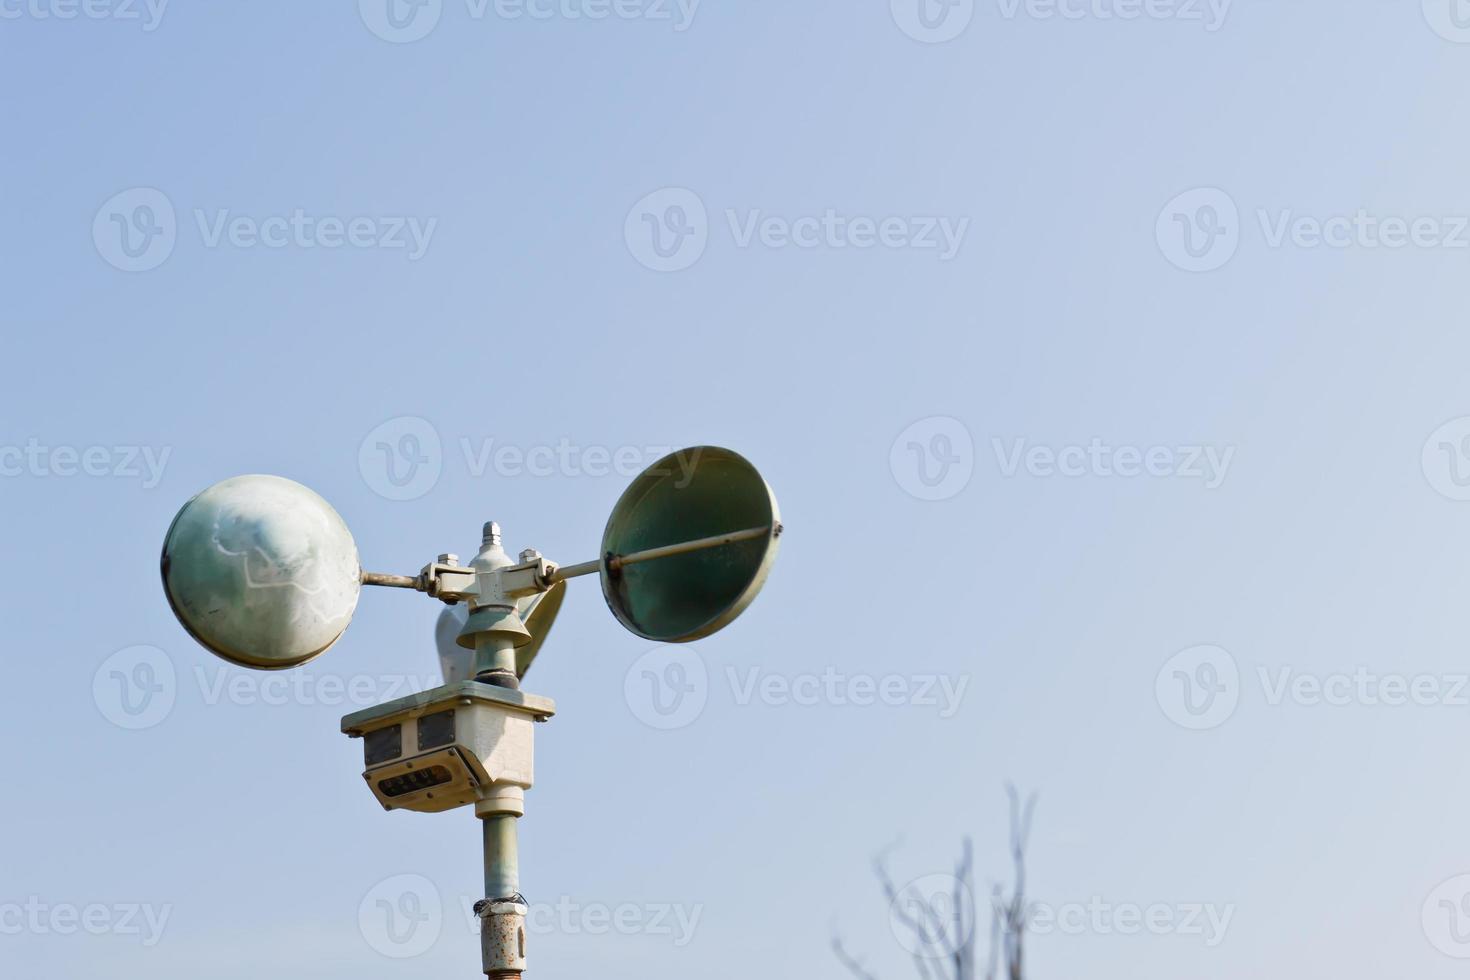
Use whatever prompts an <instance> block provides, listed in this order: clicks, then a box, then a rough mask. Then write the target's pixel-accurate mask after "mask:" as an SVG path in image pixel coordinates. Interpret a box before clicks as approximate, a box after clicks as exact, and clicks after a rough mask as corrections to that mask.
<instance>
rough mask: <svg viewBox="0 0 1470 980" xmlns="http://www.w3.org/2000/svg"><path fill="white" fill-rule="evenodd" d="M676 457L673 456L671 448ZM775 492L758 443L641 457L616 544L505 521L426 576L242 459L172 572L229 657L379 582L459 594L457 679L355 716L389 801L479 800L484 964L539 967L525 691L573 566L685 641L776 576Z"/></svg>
mask: <svg viewBox="0 0 1470 980" xmlns="http://www.w3.org/2000/svg"><path fill="white" fill-rule="evenodd" d="M676 464H677V465H676ZM781 531H782V527H781V519H780V514H779V512H778V510H777V507H776V498H775V495H774V494H773V493H772V492H771V488H770V487H769V486H767V485H766V482H765V480H764V479H762V478H761V475H760V474H759V473H758V472H757V471H756V469H755V467H754V466H752V465H751V464H750V463H749V462H747V461H746V460H745V459H744V458H742V457H741V456H739V455H737V454H736V453H733V452H731V451H729V450H728V449H719V448H715V447H712V446H700V447H697V448H694V449H686V450H682V451H681V452H679V453H674V454H671V455H669V456H666V457H664V458H663V459H661V460H659V461H658V462H657V463H655V464H653V465H652V466H651V467H649V468H648V469H647V470H645V471H643V473H642V474H640V475H639V476H638V478H637V479H635V480H634V481H633V483H632V484H631V485H630V486H629V487H628V489H627V490H626V491H625V492H624V493H623V495H622V497H621V498H620V499H619V500H618V503H617V505H616V506H615V507H614V508H613V512H612V516H611V517H610V518H609V519H608V522H607V527H606V529H605V530H604V532H603V535H602V552H601V556H600V557H598V558H595V559H593V560H591V561H586V562H582V563H581V564H577V565H558V564H557V563H556V562H554V561H551V560H549V559H547V558H545V557H543V556H542V555H541V554H540V553H539V552H537V551H535V550H533V549H527V550H525V551H522V552H521V553H520V554H519V555H518V556H517V557H516V558H512V557H511V556H510V555H509V554H508V553H507V552H506V550H505V548H504V546H503V545H502V543H501V531H500V527H499V525H497V524H496V523H495V522H493V521H492V522H490V523H487V524H485V526H484V533H483V536H482V539H481V543H480V550H479V553H478V554H476V555H475V557H474V559H473V560H472V561H471V562H470V563H469V564H467V565H465V564H461V563H460V560H459V558H458V556H456V555H452V554H441V555H439V556H438V558H437V559H435V560H434V561H432V562H429V563H428V564H426V565H425V566H424V567H423V569H422V570H421V571H419V573H418V574H417V575H388V574H381V573H377V572H368V571H364V570H363V569H362V566H361V563H360V561H359V559H358V553H357V545H356V543H355V542H354V541H353V538H352V534H351V532H350V531H348V529H347V525H346V524H345V523H344V522H343V520H342V518H341V517H340V516H339V515H338V514H337V512H336V511H335V510H333V509H332V506H331V505H330V504H328V503H327V502H326V501H325V500H323V499H322V498H321V497H319V496H317V495H316V494H315V493H313V492H312V491H311V490H309V489H307V488H306V487H304V486H302V485H301V484H299V483H294V482H292V481H291V480H287V479H284V478H282V477H277V476H240V477H235V478H233V479H229V480H225V481H223V482H221V483H216V484H215V485H214V486H212V487H210V488H208V489H207V490H205V491H203V492H202V493H200V494H199V495H198V496H196V497H194V498H193V499H192V500H190V501H189V502H188V503H186V504H185V505H184V507H183V509H182V510H180V511H179V513H178V516H176V517H175V518H174V521H173V524H172V525H170V527H169V529H168V534H167V536H166V537H165V538H164V543H163V559H162V571H163V586H164V592H165V593H166V594H167V596H168V601H169V605H170V606H171V607H172V608H173V611H174V615H175V616H177V617H178V620H179V622H180V623H181V624H183V627H184V629H186V630H188V631H189V633H190V635H191V636H193V637H194V639H196V640H198V641H199V643H201V644H202V645H203V646H204V647H205V648H206V649H208V650H209V651H211V652H212V653H214V654H216V655H217V656H219V657H222V658H223V659H225V660H227V661H229V662H230V663H232V664H235V665H237V666H241V667H249V668H252V669H255V670H286V669H289V668H292V667H299V666H301V665H302V664H305V663H308V662H309V661H311V660H314V659H315V658H317V657H319V656H320V655H321V654H323V653H325V652H326V651H327V650H328V649H329V648H330V647H331V646H332V645H333V644H334V643H336V642H337V640H338V639H339V638H340V637H341V636H342V633H343V631H345V630H346V629H347V624H348V623H349V622H350V621H351V619H352V614H353V611H354V610H355V609H356V607H357V601H358V597H359V593H360V592H361V588H362V586H364V585H374V586H382V587H387V588H397V589H411V590H414V591H417V592H422V593H424V594H426V595H428V596H431V597H432V598H435V599H438V600H440V601H441V602H444V603H445V604H446V605H447V606H448V607H449V608H447V609H445V611H444V612H443V613H442V614H441V615H440V618H439V623H438V627H437V629H436V636H437V638H438V646H439V657H440V662H441V666H442V668H443V671H444V684H443V685H442V686H440V687H436V688H433V689H432V690H428V691H422V692H420V693H418V694H413V695H410V696H408V697H404V698H399V699H398V700H395V701H389V702H387V703H386V704H380V705H377V706H375V707H372V708H367V709H365V710H363V711H358V712H354V713H353V714H350V715H348V716H346V717H345V718H343V719H342V731H343V733H344V734H346V735H349V736H351V737H352V738H357V739H361V740H362V743H363V760H364V772H363V778H364V780H365V781H366V783H367V786H368V789H369V790H371V791H372V794H373V796H374V797H375V798H376V799H377V801H378V802H379V803H380V804H381V805H382V806H383V808H384V809H385V810H390V811H391V810H413V811H417V812H420V813H439V812H442V811H445V810H453V809H457V808H459V807H467V806H471V805H473V806H474V808H475V816H476V817H478V818H479V819H480V820H481V822H482V824H483V829H484V841H485V893H486V897H485V899H484V900H483V901H481V902H479V903H478V904H477V905H476V906H475V911H476V914H477V915H478V916H479V918H480V947H481V957H482V962H483V966H484V972H485V974H486V975H487V976H489V977H493V978H517V977H520V975H521V974H522V972H523V971H524V970H525V969H526V929H525V920H526V913H527V911H528V906H527V904H526V900H525V899H524V898H523V897H522V896H521V893H520V868H519V853H518V846H517V836H516V821H517V820H518V819H519V818H520V817H521V816H522V815H523V814H524V813H525V792H526V790H528V789H530V788H531V785H532V782H533V753H532V735H533V731H534V729H535V726H536V723H538V722H544V721H547V720H548V719H550V718H551V717H552V715H553V714H554V713H555V712H556V705H555V703H554V702H553V701H552V700H551V699H550V698H545V697H540V696H538V695H535V694H529V693H527V692H525V691H522V690H521V681H522V680H523V679H524V677H525V676H526V671H527V670H529V669H530V667H531V663H532V661H533V660H534V659H535V658H536V655H537V654H538V653H539V652H540V649H541V646H542V644H543V643H544V642H545V640H546V634H547V632H548V631H549V630H550V629H551V624H552V622H553V620H555V618H556V615H557V613H558V612H559V611H560V609H561V605H562V600H563V598H564V596H565V592H566V587H567V582H569V581H570V580H572V579H575V578H580V577H582V576H587V575H597V576H598V577H599V578H600V579H601V582H602V595H603V598H604V599H605V600H606V601H607V605H608V608H609V609H611V610H612V613H613V615H614V616H615V617H617V620H618V622H620V623H622V624H623V626H625V627H626V628H627V629H629V630H630V631H632V632H633V633H635V634H636V635H638V636H640V637H643V638H644V639H648V640H655V641H658V642H661V643H687V642H689V641H691V640H697V639H699V638H701V637H704V636H708V635H710V634H711V633H714V632H715V631H717V630H719V629H722V628H723V627H725V626H726V625H728V624H729V623H730V622H731V621H732V620H734V619H735V617H737V616H739V615H740V613H741V612H742V611H744V609H745V608H746V606H748V605H750V603H751V601H752V600H753V599H754V598H755V596H756V593H757V592H759V591H760V589H761V586H762V585H763V584H764V583H765V580H766V576H767V575H768V574H769V573H770V570H771V565H772V564H773V563H774V561H775V558H776V551H777V545H778V542H779V539H780V537H781Z"/></svg>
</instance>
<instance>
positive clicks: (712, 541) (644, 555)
mask: <svg viewBox="0 0 1470 980" xmlns="http://www.w3.org/2000/svg"><path fill="white" fill-rule="evenodd" d="M774 530H775V533H776V534H777V536H779V535H780V534H781V530H782V527H781V525H780V524H777V525H775V528H774ZM771 531H772V526H771V525H769V524H767V525H765V526H763V527H749V528H746V529H745V530H743V531H729V532H727V533H725V534H716V535H714V536H713V537H708V538H696V539H695V540H693V541H680V542H679V543H677V544H666V545H662V546H660V547H657V548H648V549H646V550H644V551H634V552H630V553H629V554H626V555H612V556H610V557H608V558H606V559H598V560H597V561H584V562H582V563H581V564H580V565H566V566H564V567H561V568H558V569H556V571H554V572H552V573H551V574H550V575H547V576H546V577H545V578H544V580H543V579H541V578H539V577H538V578H537V579H536V581H537V582H538V583H539V582H542V581H544V582H545V585H544V587H543V588H544V589H549V588H551V586H553V585H555V584H556V583H558V582H565V581H566V580H567V579H570V578H580V577H581V576H583V575H596V574H597V573H598V572H600V571H602V565H603V562H604V561H606V563H607V567H608V568H609V569H610V570H611V571H614V572H616V571H617V570H618V569H620V568H622V567H623V566H624V565H637V564H638V563H639V562H645V561H655V560H657V559H659V558H672V557H674V556H675V555H687V554H689V553H690V552H692V551H704V550H705V549H707V548H719V547H721V546H723V545H727V544H739V543H740V542H742V541H755V540H758V539H760V538H764V537H766V536H767V535H769V534H770V533H771ZM537 560H538V561H540V560H541V559H539V558H538V559H537ZM438 567H439V566H434V568H438ZM517 567H518V568H529V567H530V566H517ZM445 571H446V572H447V571H455V572H468V571H469V570H468V569H458V568H455V569H445ZM429 577H430V578H432V577H433V576H432V575H430V576H429ZM362 584H363V585H378V586H383V587H384V588H389V589H415V590H417V591H419V592H427V591H434V590H431V589H430V588H429V585H428V584H427V581H426V579H425V576H424V575H388V574H385V573H383V572H368V571H364V572H363V573H362ZM434 594H436V595H437V594H438V593H437V591H434ZM446 601H447V600H446Z"/></svg>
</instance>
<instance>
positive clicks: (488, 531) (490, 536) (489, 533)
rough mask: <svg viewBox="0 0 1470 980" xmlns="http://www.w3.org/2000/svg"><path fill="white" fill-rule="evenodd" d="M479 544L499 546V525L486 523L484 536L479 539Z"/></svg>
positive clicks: (491, 522)
mask: <svg viewBox="0 0 1470 980" xmlns="http://www.w3.org/2000/svg"><path fill="white" fill-rule="evenodd" d="M481 543H482V544H499V543H500V525H499V524H496V523H495V522H494V521H486V522H485V535H484V537H483V538H481Z"/></svg>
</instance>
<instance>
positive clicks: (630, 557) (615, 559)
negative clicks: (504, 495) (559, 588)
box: [548, 524, 781, 583]
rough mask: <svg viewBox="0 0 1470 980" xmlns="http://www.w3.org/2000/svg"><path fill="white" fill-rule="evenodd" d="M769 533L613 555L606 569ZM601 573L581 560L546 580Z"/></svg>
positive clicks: (598, 564)
mask: <svg viewBox="0 0 1470 980" xmlns="http://www.w3.org/2000/svg"><path fill="white" fill-rule="evenodd" d="M770 533H771V526H770V525H769V524H767V525H766V526H764V527H750V528H746V529H745V530H744V531H730V532H728V533H726V534H716V535H714V536H713V537H709V538H696V539H695V540H693V541H680V542H679V543H678V544H666V545H663V546H661V547H658V548H649V549H647V550H645V551H634V552H630V553H629V554H626V555H613V556H611V557H610V558H607V559H606V561H607V566H608V568H609V569H610V570H612V571H617V570H618V569H620V568H622V567H623V566H624V565H636V564H638V563H639V562H645V561H654V560H655V559H658V558H672V557H674V556H675V555H686V554H688V553H689V552H691V551H704V550H705V549H706V548H718V547H720V546H722V545H727V544H737V543H739V542H741V541H755V540H757V539H758V538H764V537H766V536H767V535H769V534H770ZM776 533H777V534H780V533H781V525H779V524H777V525H776ZM601 570H602V561H600V560H599V561H584V562H582V563H581V564H580V565H567V566H566V567H564V568H558V569H557V570H556V571H554V572H552V573H551V575H550V576H549V579H548V581H550V582H553V583H555V582H562V581H565V580H566V579H569V578H578V577H580V576H582V575H595V574H596V573H597V572H599V571H601Z"/></svg>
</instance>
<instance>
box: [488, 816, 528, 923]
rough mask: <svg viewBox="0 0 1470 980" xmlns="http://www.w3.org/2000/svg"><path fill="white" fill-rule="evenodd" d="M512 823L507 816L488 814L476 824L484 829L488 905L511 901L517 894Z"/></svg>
mask: <svg viewBox="0 0 1470 980" xmlns="http://www.w3.org/2000/svg"><path fill="white" fill-rule="evenodd" d="M516 819H517V818H516V817H515V815H514V814H510V813H492V814H490V815H488V816H486V817H483V818H482V819H481V821H480V822H481V823H482V824H484V825H485V826H484V830H485V897H486V898H488V899H490V900H491V901H492V902H494V901H500V900H504V899H511V898H514V897H516V896H517V895H519V894H520V891H521V854H520V844H519V842H518V841H517V839H516Z"/></svg>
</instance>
